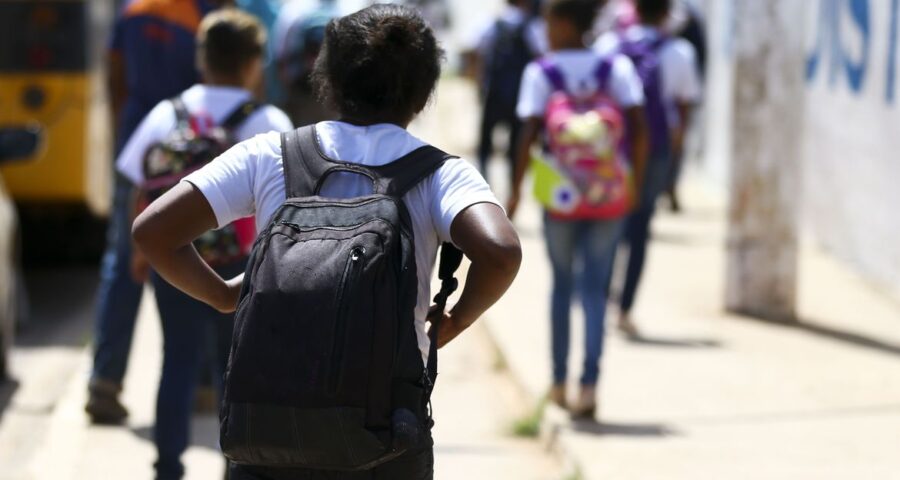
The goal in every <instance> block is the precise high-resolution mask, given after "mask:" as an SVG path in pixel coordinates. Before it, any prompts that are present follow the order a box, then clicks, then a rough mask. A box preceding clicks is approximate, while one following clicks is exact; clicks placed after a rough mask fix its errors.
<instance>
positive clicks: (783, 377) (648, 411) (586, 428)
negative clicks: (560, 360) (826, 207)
mask: <svg viewBox="0 0 900 480" xmlns="http://www.w3.org/2000/svg"><path fill="white" fill-rule="evenodd" d="M684 193H685V194H686V195H684V197H685V201H684V203H685V204H686V205H687V211H686V212H685V213H683V214H682V215H680V216H672V215H669V214H666V213H663V214H662V215H660V216H658V217H657V219H656V223H655V225H654V234H655V235H654V241H653V244H652V246H651V250H650V252H649V257H648V263H647V267H648V268H647V270H646V273H645V277H644V282H643V285H642V287H641V291H640V293H639V298H638V304H637V306H636V310H635V319H636V321H637V322H638V325H639V327H640V328H641V331H642V333H643V335H644V337H643V338H642V339H640V340H638V341H626V340H624V339H623V338H622V337H621V336H619V335H617V334H615V333H613V329H612V328H610V327H611V325H612V324H613V321H612V320H613V319H612V316H609V317H608V319H607V326H608V328H607V330H608V332H609V333H608V335H607V341H606V350H605V354H604V360H603V374H602V379H601V405H600V412H599V418H600V419H601V422H600V423H596V424H595V423H575V424H573V423H570V422H569V420H568V417H567V416H566V415H565V414H564V413H563V412H562V411H560V410H558V409H556V408H550V409H548V410H547V413H546V415H545V418H544V422H543V429H542V430H543V432H542V433H543V435H544V438H545V439H546V440H547V441H548V442H549V443H550V445H551V446H552V447H553V448H554V449H556V450H557V451H558V452H560V453H561V454H563V455H564V456H566V457H568V458H569V459H571V460H573V461H575V462H576V463H577V464H578V465H579V466H580V469H581V474H582V475H581V477H582V478H585V479H604V480H607V479H658V478H692V479H695V478H729V479H733V478H753V479H759V478H767V479H768V478H784V479H797V478H816V479H823V478H843V479H846V478H878V479H888V478H900V361H898V360H900V307H898V304H897V303H896V302H895V300H893V299H891V298H889V297H888V296H886V295H883V294H880V293H879V292H878V291H877V290H876V289H875V288H874V287H872V286H871V285H869V284H867V283H866V282H865V281H863V280H861V279H860V278H858V277H857V276H855V275H853V274H852V273H850V272H849V271H848V269H847V268H846V267H845V266H843V265H840V264H838V263H837V262H836V261H834V260H833V259H832V258H830V257H829V256H828V255H827V254H825V253H823V252H821V251H819V250H817V249H816V248H813V247H810V246H804V248H803V249H802V258H801V275H800V276H801V278H800V285H801V292H800V306H799V312H800V317H801V318H802V321H801V323H800V324H798V325H797V326H783V325H778V324H771V323H765V322H761V321H756V320H750V319H745V318H741V317H737V316H733V315H728V314H726V313H724V311H723V308H722V302H723V298H724V295H723V292H722V290H723V284H722V282H723V278H724V263H723V262H724V245H725V242H726V237H725V222H724V216H725V213H724V212H725V209H724V204H723V201H722V199H721V197H720V196H717V195H715V194H713V193H711V192H709V191H707V190H704V189H703V188H701V187H700V186H699V184H697V183H694V184H692V185H689V188H687V189H686V191H685V192H684ZM539 215H540V214H539V212H538V208H537V207H536V206H535V205H534V204H533V203H528V204H526V206H525V207H524V208H523V211H522V212H521V214H520V217H519V218H518V219H517V224H518V227H519V230H520V232H521V236H522V240H523V243H524V249H525V261H524V264H523V267H522V270H521V273H520V274H519V278H518V279H517V281H516V283H515V285H514V286H513V288H512V290H511V291H510V292H509V294H508V295H507V296H506V297H505V298H504V299H503V300H502V301H501V303H500V304H499V305H497V306H496V307H495V308H494V309H493V310H492V311H491V312H490V313H489V318H488V321H487V322H486V323H487V324H488V326H489V330H490V331H491V333H492V335H493V337H494V339H495V340H496V342H497V344H498V345H499V346H500V349H501V350H502V352H503V354H504V356H505V358H506V361H507V363H508V365H509V366H510V368H511V370H512V372H513V373H514V376H515V377H516V378H517V380H518V381H519V382H520V383H521V384H522V386H523V387H524V390H525V391H526V392H528V395H529V396H530V398H531V401H532V402H534V403H537V402H538V401H539V399H540V398H541V397H542V396H543V395H544V393H545V392H546V389H547V387H548V385H549V382H550V353H549V348H550V340H549V295H550V293H549V292H550V286H551V285H550V284H551V277H550V270H549V264H548V261H547V259H546V253H545V251H544V245H543V237H542V234H541V225H540V219H539ZM576 305H577V304H576ZM575 311H576V312H577V313H576V314H575V315H574V316H573V349H572V355H571V358H570V362H571V367H570V372H571V374H572V378H573V384H574V381H575V379H577V375H578V374H579V373H580V367H579V364H580V358H581V349H580V348H579V346H580V343H581V338H582V337H581V331H582V328H581V327H582V324H583V317H581V314H580V308H578V307H577V306H576V307H575ZM573 393H574V392H573Z"/></svg>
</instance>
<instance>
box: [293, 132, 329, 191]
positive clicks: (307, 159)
mask: <svg viewBox="0 0 900 480" xmlns="http://www.w3.org/2000/svg"><path fill="white" fill-rule="evenodd" d="M281 163H282V166H283V168H284V192H285V195H286V196H287V198H298V197H311V196H314V195H315V194H316V193H317V192H316V189H317V185H318V183H319V180H320V179H321V178H324V176H325V174H326V172H327V171H328V170H329V168H330V167H331V166H332V163H331V162H329V161H328V159H326V158H325V156H324V155H322V154H321V152H319V147H318V143H317V142H316V130H315V126H314V125H309V126H306V127H302V128H298V129H295V130H291V131H290V132H284V133H282V134H281Z"/></svg>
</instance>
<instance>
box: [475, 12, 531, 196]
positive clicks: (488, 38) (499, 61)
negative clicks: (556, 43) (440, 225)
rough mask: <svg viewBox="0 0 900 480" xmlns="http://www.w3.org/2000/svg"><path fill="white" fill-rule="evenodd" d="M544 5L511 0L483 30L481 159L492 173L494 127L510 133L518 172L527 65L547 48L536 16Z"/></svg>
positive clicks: (478, 69) (509, 150)
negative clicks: (520, 101) (522, 85)
mask: <svg viewBox="0 0 900 480" xmlns="http://www.w3.org/2000/svg"><path fill="white" fill-rule="evenodd" d="M536 9H539V7H536V6H535V3H534V2H533V1H532V0H508V1H507V5H506V8H505V9H504V10H503V11H502V12H501V13H500V15H499V16H498V17H497V18H496V20H494V22H493V23H492V24H490V26H488V27H487V28H486V29H485V30H484V31H483V33H482V34H481V35H480V38H479V40H478V44H477V48H476V49H475V53H476V55H477V57H476V59H475V60H474V65H475V67H474V68H475V72H474V73H475V75H476V78H477V81H478V85H479V88H480V90H479V95H480V99H481V107H482V115H481V128H480V130H479V136H478V162H479V166H480V168H481V173H482V174H483V175H485V177H486V178H487V177H488V175H487V172H488V162H489V161H490V158H491V156H492V155H493V153H494V130H495V129H496V127H498V126H501V127H503V128H505V129H506V130H507V132H508V140H507V143H506V146H505V151H506V155H505V157H506V159H507V161H508V163H509V172H510V176H512V172H513V164H514V162H515V149H516V145H517V138H518V135H519V131H520V129H521V122H520V120H519V118H518V117H517V116H516V101H517V100H518V98H519V87H520V82H521V79H522V73H523V72H524V71H525V66H526V65H528V63H529V62H530V61H531V60H533V59H535V58H537V57H538V56H539V55H541V54H542V53H543V52H544V51H545V50H546V45H547V41H546V37H545V33H544V31H543V27H542V23H540V22H537V21H535V15H534V12H535V10H536Z"/></svg>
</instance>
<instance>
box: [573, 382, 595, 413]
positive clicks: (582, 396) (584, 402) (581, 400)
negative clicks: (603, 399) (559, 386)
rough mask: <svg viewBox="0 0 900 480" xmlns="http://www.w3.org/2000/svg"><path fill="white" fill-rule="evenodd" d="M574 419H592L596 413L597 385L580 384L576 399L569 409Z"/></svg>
mask: <svg viewBox="0 0 900 480" xmlns="http://www.w3.org/2000/svg"><path fill="white" fill-rule="evenodd" d="M569 413H570V414H571V415H572V418H574V419H580V420H594V417H595V415H596V414H597V387H596V386H594V385H582V386H581V391H580V392H579V393H578V400H577V401H576V402H575V405H572V408H571V409H570V410H569Z"/></svg>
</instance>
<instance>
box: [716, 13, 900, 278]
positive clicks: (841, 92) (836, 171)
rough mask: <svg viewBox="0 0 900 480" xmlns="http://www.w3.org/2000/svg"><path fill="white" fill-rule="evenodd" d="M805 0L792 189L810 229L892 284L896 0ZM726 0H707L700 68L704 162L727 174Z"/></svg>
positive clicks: (896, 185)
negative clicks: (704, 59)
mask: <svg viewBox="0 0 900 480" xmlns="http://www.w3.org/2000/svg"><path fill="white" fill-rule="evenodd" d="M786 1H802V2H804V3H807V6H806V12H805V13H806V15H805V18H802V19H798V28H804V29H805V30H806V48H807V62H806V64H805V65H798V66H797V68H802V69H804V70H805V72H806V74H807V75H806V78H807V87H806V95H807V96H806V102H805V103H806V105H805V107H804V108H805V115H804V122H805V133H804V134H803V138H801V139H799V141H802V142H803V146H804V155H803V158H802V159H801V161H802V162H803V168H802V174H801V176H802V178H803V191H802V192H798V201H800V202H801V207H802V212H803V216H802V218H803V222H804V224H805V226H806V227H807V228H808V229H809V230H810V231H811V232H812V233H813V235H814V237H815V238H816V239H817V240H818V241H819V242H821V244H823V245H824V246H826V247H827V248H828V249H829V250H831V251H832V252H834V253H835V254H836V255H837V256H839V257H841V258H842V259H844V260H846V261H848V262H850V263H851V264H853V266H854V267H856V268H857V269H858V270H860V271H862V272H863V273H864V274H866V276H868V277H870V278H872V279H873V280H876V281H877V282H879V283H882V284H884V285H885V286H886V287H888V288H890V289H891V290H894V291H900V83H898V82H897V79H898V78H900V55H898V54H900V43H898V40H900V32H898V26H900V25H898V21H900V17H898V14H900V5H898V4H900V1H898V0H786ZM730 4H731V0H708V3H707V6H708V12H707V13H708V18H709V36H710V72H709V74H710V77H709V87H708V92H707V93H708V98H707V99H708V105H707V114H708V116H709V117H708V127H707V153H708V156H707V158H706V160H705V163H704V170H705V171H706V172H708V173H710V174H711V176H712V177H713V178H715V179H716V180H717V181H718V182H721V183H722V184H727V181H726V179H727V172H728V168H727V165H728V162H729V160H728V149H729V145H730V137H729V135H730V134H731V129H730V125H731V105H732V100H731V92H732V88H731V83H732V78H733V68H732V67H731V63H730V55H729V52H730V46H729V44H730V32H731V31H732V29H731V28H730V25H732V23H731V22H733V21H739V19H733V18H732V15H731V8H730Z"/></svg>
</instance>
